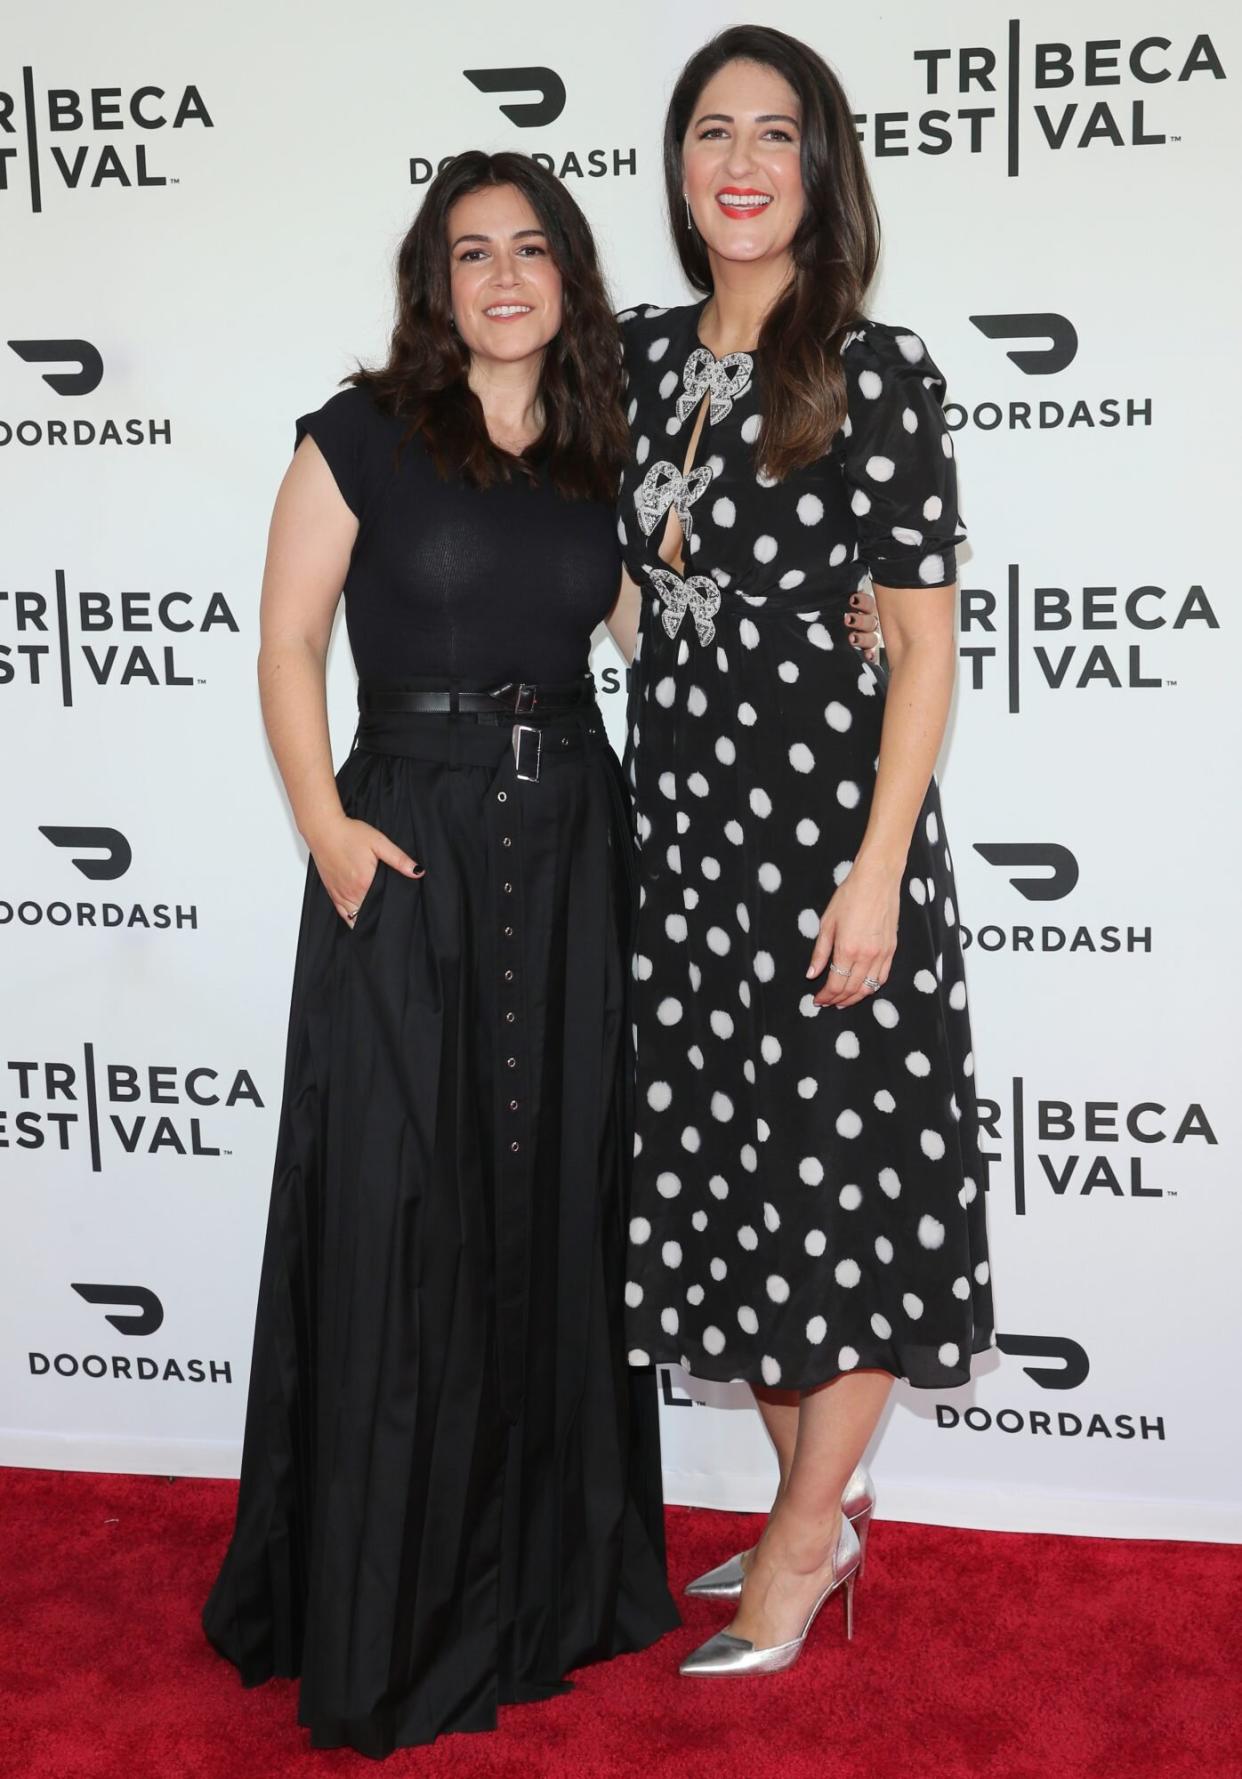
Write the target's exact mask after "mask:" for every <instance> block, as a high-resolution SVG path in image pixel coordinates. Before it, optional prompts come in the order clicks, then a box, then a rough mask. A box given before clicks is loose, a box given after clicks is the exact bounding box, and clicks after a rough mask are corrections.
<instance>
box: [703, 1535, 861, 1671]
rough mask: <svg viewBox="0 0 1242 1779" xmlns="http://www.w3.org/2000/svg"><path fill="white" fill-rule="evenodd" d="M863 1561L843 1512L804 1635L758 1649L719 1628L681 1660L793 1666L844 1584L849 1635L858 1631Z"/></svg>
mask: <svg viewBox="0 0 1242 1779" xmlns="http://www.w3.org/2000/svg"><path fill="white" fill-rule="evenodd" d="M861 1562H862V1552H861V1548H860V1545H859V1541H858V1534H857V1532H856V1531H855V1530H854V1527H853V1525H852V1523H851V1522H850V1521H849V1520H848V1519H847V1518H846V1517H845V1515H844V1513H843V1514H842V1515H841V1534H840V1536H839V1538H838V1539H837V1548H836V1550H835V1551H834V1552H833V1554H832V1580H831V1581H830V1582H829V1583H828V1586H827V1587H826V1588H825V1589H824V1591H823V1593H822V1594H821V1595H820V1596H819V1599H818V1600H816V1602H815V1604H814V1606H812V1608H811V1614H810V1617H809V1618H808V1619H807V1621H806V1623H805V1624H804V1625H803V1627H802V1632H801V1635H800V1636H797V1637H794V1638H791V1639H790V1641H789V1642H788V1643H772V1644H769V1646H768V1647H767V1648H766V1649H756V1648H755V1646H754V1644H753V1643H752V1642H751V1641H750V1640H749V1638H746V1637H735V1636H734V1635H733V1633H732V1631H717V1633H716V1635H715V1636H714V1637H709V1638H708V1639H707V1642H706V1643H701V1644H700V1645H699V1647H698V1648H697V1649H696V1650H694V1651H692V1653H691V1654H690V1655H688V1656H687V1657H686V1659H685V1661H684V1662H683V1663H682V1664H681V1669H680V1672H681V1673H683V1674H776V1673H778V1672H779V1671H780V1669H782V1668H789V1667H792V1666H793V1664H794V1662H796V1661H797V1659H798V1657H799V1656H800V1655H801V1654H802V1645H803V1644H804V1643H805V1642H806V1640H807V1635H808V1633H809V1631H810V1629H811V1626H812V1625H813V1624H814V1623H815V1620H816V1618H817V1616H818V1614H819V1609H820V1607H821V1606H822V1605H823V1604H824V1601H825V1600H826V1599H827V1598H828V1596H829V1595H830V1594H835V1593H836V1592H837V1590H838V1589H840V1588H843V1589H844V1590H845V1592H844V1600H845V1635H846V1637H847V1638H849V1637H852V1636H853V1635H854V1583H855V1582H856V1581H857V1580H858V1571H859V1567H860V1565H861Z"/></svg>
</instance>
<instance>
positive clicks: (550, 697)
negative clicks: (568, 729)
mask: <svg viewBox="0 0 1242 1779" xmlns="http://www.w3.org/2000/svg"><path fill="white" fill-rule="evenodd" d="M594 701H595V681H594V679H593V677H592V676H591V674H589V673H585V674H583V675H582V677H581V678H580V679H576V680H568V681H565V682H563V683H561V684H560V685H554V684H553V685H549V684H546V683H545V684H531V683H529V682H528V681H526V680H506V681H505V683H504V684H503V685H500V686H490V687H487V688H486V689H481V690H474V689H466V688H464V687H461V686H417V687H412V686H404V685H401V684H400V683H394V684H392V685H385V684H382V683H377V682H376V681H374V680H370V681H367V680H362V681H359V685H358V709H359V711H360V713H361V714H362V715H363V716H373V715H374V716H379V715H387V714H390V713H392V712H394V711H412V712H421V711H426V712H428V713H435V712H438V713H440V714H441V715H452V716H457V715H459V714H460V715H464V716H484V715H487V716H532V715H534V714H535V713H538V714H539V715H541V716H557V715H560V714H562V713H564V712H566V711H571V710H576V709H578V708H579V707H580V706H581V705H583V704H592V703H594Z"/></svg>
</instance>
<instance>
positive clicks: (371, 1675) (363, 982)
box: [202, 705, 679, 1757]
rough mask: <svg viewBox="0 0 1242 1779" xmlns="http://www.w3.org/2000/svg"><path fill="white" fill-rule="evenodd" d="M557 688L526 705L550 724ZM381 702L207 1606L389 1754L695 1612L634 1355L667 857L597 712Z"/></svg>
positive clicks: (557, 1682)
mask: <svg viewBox="0 0 1242 1779" xmlns="http://www.w3.org/2000/svg"><path fill="white" fill-rule="evenodd" d="M532 720H533V719H529V718H526V719H523V721H526V722H530V721H532ZM541 726H542V735H541V741H542V746H541V749H540V756H541V758H540V768H539V776H538V778H537V780H534V781H531V780H529V779H527V778H519V777H518V776H517V771H516V766H515V756H514V751H513V748H512V746H511V745H510V731H509V725H508V723H507V722H506V721H501V722H499V723H496V722H489V721H487V720H483V721H477V720H472V719H470V718H466V717H435V716H409V715H405V716H395V717H388V718H383V719H367V720H365V721H364V722H363V723H362V724H361V725H360V728H359V733H358V735H357V736H356V738H355V747H354V749H353V751H352V752H351V753H350V755H349V757H348V758H347V760H346V761H345V763H344V765H343V766H342V767H341V770H340V771H339V773H338V774H337V784H338V787H339V789H340V793H341V798H342V801H343V803H344V806H345V809H346V812H347V813H348V814H349V815H351V816H354V817H357V818H358V819H360V820H362V821H366V822H369V823H371V824H372V825H373V826H375V827H376V828H378V829H380V830H381V831H382V832H383V833H384V834H386V835H387V836H388V837H389V838H390V839H392V840H394V841H396V842H397V844H398V845H400V846H401V847H403V848H404V849H405V850H406V851H407V852H408V853H410V854H411V855H412V856H413V857H414V858H416V859H417V860H418V861H419V863H420V865H422V866H423V867H425V871H426V875H425V876H423V877H421V878H419V879H417V880H415V879H411V878H408V877H404V876H402V875H400V874H399V873H397V872H396V871H394V870H392V869H390V868H389V867H387V866H385V865H380V867H379V868H378V870H377V872H376V875H375V879H374V881H373V883H372V885H371V888H370V889H369V890H368V892H367V894H366V896H365V898H364V900H363V902H362V904H361V907H360V911H359V913H358V916H357V919H356V921H355V923H354V924H353V926H352V928H351V927H349V926H347V925H346V924H345V923H344V922H343V921H342V920H341V918H340V917H339V916H338V915H337V913H336V911H335V909H334V908H333V906H332V903H331V901H330V900H329V897H328V895H327V892H326V891H325V890H324V888H323V886H322V884H321V883H320V880H319V877H318V873H317V871H316V869H315V866H314V864H313V862H311V863H310V864H309V866H308V870H307V877H306V887H305V894H304V899H303V904H302V917H301V926H300V930H299V936H298V945H297V955H296V962H295V966H294V979H293V991H292V1000H291V1008H290V1018H289V1027H288V1043H287V1051H286V1062H285V1076H284V1091H283V1100H282V1105H281V1110H280V1119H279V1128H278V1138H277V1152H276V1162H275V1169H274V1177H273V1184H272V1192H271V1200H270V1209H269V1214H268V1220H267V1228H266V1236H265V1243H264V1251H263V1261H262V1268H261V1276H260V1284H259V1295H258V1306H257V1313H256V1319H255V1329H254V1342H253V1353H252V1361H251V1371H250V1383H249V1394H248V1399H247V1409H246V1419H245V1437H244V1446H243V1456H242V1466H241V1482H240V1489H239V1496H238V1506H237V1519H236V1524H235V1528H234V1531H233V1535H232V1539H231V1542H230V1544H229V1547H228V1551H227V1554H226V1555H225V1557H224V1561H223V1564H222V1567H221V1569H220V1572H219V1575H218V1577H217V1579H216V1582H215V1585H214V1587H213V1588H212V1590H211V1593H210V1596H209V1598H208V1599H207V1602H206V1605H205V1607H204V1609H203V1614H202V1622H203V1628H204V1630H205V1632H206V1634H207V1636H208V1638H209V1639H210V1641H211V1643H212V1644H213V1645H214V1646H215V1648H216V1649H217V1650H219V1651H220V1653H221V1654H222V1655H224V1656H226V1657H227V1658H228V1659H229V1660H230V1661H232V1662H233V1663H235V1664H236V1666H237V1668H238V1670H239V1672H240V1676H241V1679H242V1681H243V1682H244V1683H245V1684H246V1685H247V1686H252V1685H255V1684H257V1683H259V1682H261V1681H263V1680H266V1679H268V1678H269V1677H271V1676H273V1675H283V1676H300V1680H301V1684H300V1689H299V1706H298V1720H299V1722H300V1723H301V1724H303V1725H304V1726H306V1727H308V1728H309V1730H310V1740H311V1743H312V1745H313V1746H315V1747H325V1748H326V1747H336V1746H341V1745H348V1746H351V1747H353V1748H355V1749H357V1750H358V1751H359V1752H361V1753H363V1754H366V1755H370V1756H373V1757H381V1756H383V1755H385V1754H387V1753H388V1752H390V1751H391V1750H392V1749H393V1748H396V1747H402V1746H409V1745H412V1744H417V1743H425V1742H428V1741H430V1740H432V1739H433V1738H434V1737H435V1736H437V1735H439V1734H441V1733H443V1732H446V1731H452V1730H482V1729H488V1728H492V1727H494V1726H495V1723H496V1713H497V1707H498V1705H501V1704H506V1703H512V1702H517V1701H523V1700H535V1699H541V1698H545V1697H548V1696H550V1695H552V1694H555V1693H559V1692H563V1691H565V1690H567V1685H568V1683H567V1681H566V1679H565V1676H566V1674H567V1672H568V1671H569V1670H571V1669H573V1668H575V1667H578V1666H581V1665H583V1664H585V1663H588V1662H592V1661H598V1660H602V1659H605V1658H607V1657H610V1656H613V1655H616V1654H619V1653H621V1652H623V1651H628V1650H637V1649H641V1648H644V1647H646V1646H647V1645H649V1644H650V1643H652V1642H653V1641H654V1640H655V1639H656V1638H658V1637H660V1636H661V1635H662V1634H663V1633H664V1632H665V1631H667V1630H669V1629H671V1628H672V1627H673V1626H674V1625H676V1624H677V1623H678V1622H679V1621H678V1614H677V1611H676V1608H675V1606H674V1605H673V1602H672V1600H671V1597H670V1595H669V1592H668V1588H667V1583H666V1577H665V1568H664V1544H663V1520H662V1501H661V1480H660V1451H659V1431H658V1419H657V1400H656V1386H655V1378H654V1373H653V1371H652V1370H651V1369H645V1370H644V1369H635V1368H633V1367H631V1366H630V1365H629V1364H628V1363H627V1352H626V1344H625V1338H624V1331H623V1318H624V1303H623V1290H624V1258H625V1246H626V1233H627V1225H628V1214H629V1213H628V1197H629V1170H630V1138H629V1135H628V1132H629V1128H630V1110H631V1108H630V1103H629V1102H630V1096H631V1094H632V1068H631V1060H630V1055H629V1045H630V1008H629V1006H628V1004H627V997H628V969H627V967H626V952H627V940H628V933H629V931H630V921H631V915H632V881H633V879H632V870H633V860H632V853H631V842H630V832H629V827H628V822H627V818H626V799H625V791H624V786H623V784H622V782H621V779H620V771H619V767H618V765H617V762H616V759H615V757H614V755H613V753H612V751H611V749H610V748H609V746H608V744H607V740H606V737H605V736H604V733H603V724H602V721H601V720H600V717H599V714H598V710H597V709H596V708H595V707H594V706H593V705H592V706H590V707H588V710H587V714H586V715H584V716H578V715H575V716H572V717H568V718H555V719H549V720H546V721H545V722H544V723H543V724H542V725H541Z"/></svg>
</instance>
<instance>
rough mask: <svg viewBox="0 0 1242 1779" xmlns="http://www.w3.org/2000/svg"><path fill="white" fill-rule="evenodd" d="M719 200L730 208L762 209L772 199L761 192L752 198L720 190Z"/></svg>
mask: <svg viewBox="0 0 1242 1779" xmlns="http://www.w3.org/2000/svg"><path fill="white" fill-rule="evenodd" d="M719 202H720V203H722V204H725V205H727V206H728V208H729V209H730V210H762V209H763V207H764V205H765V204H770V203H771V202H772V200H771V198H768V197H764V196H763V195H762V194H761V195H760V196H758V197H754V198H743V197H739V196H735V195H734V194H732V193H730V192H721V193H720V194H719Z"/></svg>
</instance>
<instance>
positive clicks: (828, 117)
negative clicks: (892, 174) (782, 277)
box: [664, 25, 880, 477]
mask: <svg viewBox="0 0 1242 1779" xmlns="http://www.w3.org/2000/svg"><path fill="white" fill-rule="evenodd" d="M728 62H758V63H760V64H761V65H762V66H763V67H765V68H771V69H773V70H774V71H775V72H776V73H777V74H779V75H781V76H782V77H783V78H784V79H785V80H787V81H788V82H789V85H790V86H791V87H792V88H793V90H794V92H795V93H796V94H797V95H798V102H799V106H800V110H801V117H802V130H801V135H802V148H801V165H802V189H803V194H804V200H805V209H804V212H803V216H802V221H801V222H800V223H799V225H798V231H797V233H796V234H795V236H794V238H793V242H792V244H791V252H792V254H793V264H794V274H793V278H792V279H791V281H790V283H789V285H788V287H787V288H786V290H785V291H784V292H783V293H782V295H781V296H780V297H779V298H778V299H777V301H776V302H775V303H774V304H773V305H772V308H771V309H770V310H769V311H768V314H767V315H766V316H765V318H764V323H763V329H762V332H761V334H760V336H759V345H760V347H761V348H762V350H763V354H764V359H763V363H764V376H763V384H762V390H761V397H760V399H761V403H762V410H763V430H762V432H761V433H760V435H759V444H758V446H757V452H756V455H757V461H758V465H759V467H760V468H761V469H763V470H764V472H765V473H766V474H768V475H771V476H777V477H781V476H786V475H788V474H789V472H790V471H791V470H795V469H800V468H802V467H803V466H804V465H806V464H809V463H813V462H814V461H815V459H816V458H817V457H822V456H823V454H824V453H825V451H827V449H828V448H829V446H830V444H831V443H832V440H833V438H834V437H835V435H836V434H837V432H838V431H839V430H840V428H841V426H842V424H843V422H844V420H845V413H846V394H845V373H844V371H843V369H842V366H841V345H842V342H843V340H844V338H845V335H846V333H847V332H848V331H849V329H850V328H852V327H854V326H856V325H857V323H858V322H859V321H860V320H861V319H862V305H863V300H864V297H865V295H866V292H867V287H868V285H869V284H870V283H871V280H872V278H873V277H874V276H875V268H876V262H877V260H878V258H879V252H880V220H879V217H878V215H877V213H876V207H875V199H874V197H873V196H872V192H871V182H870V180H869V179H868V177H867V169H866V165H865V163H864V161H863V156H862V150H861V148H860V147H859V145H858V138H857V136H856V135H855V132H854V122H853V119H852V117H851V115H850V106H849V100H848V99H847V98H846V96H845V91H844V89H843V87H842V86H841V82H840V81H839V80H838V79H837V77H836V75H835V74H834V73H833V72H832V70H831V68H829V66H828V64H827V63H826V62H825V61H824V60H823V58H822V57H821V56H818V55H817V54H816V53H815V51H814V50H813V49H811V48H809V47H808V46H807V45H806V44H805V43H801V42H799V40H798V39H797V38H796V37H789V36H787V35H786V34H785V32H784V31H774V30H772V29H771V28H770V27H769V26H767V25H734V26H733V27H731V28H730V29H729V30H727V31H721V32H720V34H719V35H718V36H716V37H713V38H712V40H711V42H710V43H706V44H704V46H703V48H702V49H700V50H698V51H697V52H696V53H695V54H694V55H693V56H691V58H690V60H689V61H688V62H687V63H686V65H685V67H684V68H683V69H682V71H681V74H680V75H679V76H678V79H677V84H676V86H675V87H674V88H673V96H672V98H671V99H670V100H669V107H668V114H667V116H666V118H665V121H664V178H665V184H666V186H667V190H668V213H669V221H670V224H671V226H672V230H673V241H674V243H675V245H676V248H677V252H678V255H679V257H680V259H681V263H682V268H683V270H684V271H685V274H686V277H687V278H688V279H689V280H690V282H691V284H693V285H694V286H695V288H696V289H697V290H701V291H705V292H709V293H710V291H711V289H712V274H711V265H710V262H709V260H708V256H707V248H706V247H705V246H704V245H703V237H702V236H701V235H700V234H699V233H698V231H697V229H695V228H694V227H693V226H692V225H691V224H690V223H689V222H688V220H687V217H686V209H685V203H684V200H683V198H682V192H683V191H684V189H685V186H684V180H683V172H682V143H683V142H684V141H685V138H686V132H687V130H688V129H689V128H690V125H691V123H692V122H693V119H694V113H695V108H696V106H697V105H698V102H699V97H700V95H701V94H702V91H703V88H704V87H705V86H706V85H707V83H708V81H709V80H711V79H712V77H713V76H714V75H715V74H718V73H719V71H720V70H721V69H722V68H723V67H724V66H725V64H726V63H728Z"/></svg>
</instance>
